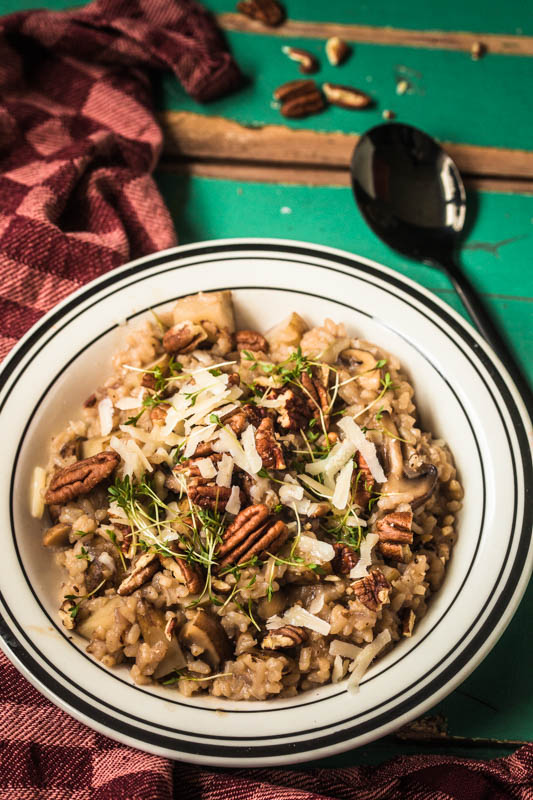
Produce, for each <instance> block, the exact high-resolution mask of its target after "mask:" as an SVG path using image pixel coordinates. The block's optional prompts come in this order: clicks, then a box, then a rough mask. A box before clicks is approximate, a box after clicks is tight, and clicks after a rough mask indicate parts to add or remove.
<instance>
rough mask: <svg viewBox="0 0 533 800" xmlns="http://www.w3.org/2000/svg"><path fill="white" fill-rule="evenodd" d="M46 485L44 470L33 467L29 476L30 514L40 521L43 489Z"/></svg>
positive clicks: (42, 511) (42, 507)
mask: <svg viewBox="0 0 533 800" xmlns="http://www.w3.org/2000/svg"><path fill="white" fill-rule="evenodd" d="M45 485H46V470H45V469H43V468H42V467H35V469H34V470H33V473H32V476H31V487H30V514H31V515H32V517H36V518H37V519H41V517H42V515H43V514H44V487H45Z"/></svg>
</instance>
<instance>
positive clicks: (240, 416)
mask: <svg viewBox="0 0 533 800" xmlns="http://www.w3.org/2000/svg"><path fill="white" fill-rule="evenodd" d="M264 414H265V411H264V409H262V408H258V407H257V406H253V405H251V404H250V403H245V405H243V406H241V407H240V408H237V409H235V411H232V412H231V413H230V415H229V416H228V417H226V416H224V417H223V418H222V422H223V423H224V425H228V426H229V427H230V428H231V430H232V431H233V433H235V434H236V435H237V436H240V435H241V433H242V432H243V431H244V429H245V428H247V427H248V425H253V426H254V427H255V428H258V427H259V425H260V424H261V420H262V419H263V416H264Z"/></svg>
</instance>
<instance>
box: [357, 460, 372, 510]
mask: <svg viewBox="0 0 533 800" xmlns="http://www.w3.org/2000/svg"><path fill="white" fill-rule="evenodd" d="M355 461H356V464H357V469H356V470H355V471H354V477H353V480H352V492H353V501H354V503H355V504H356V505H357V506H359V508H360V509H362V510H363V511H364V510H366V508H367V506H368V504H369V502H370V499H371V497H372V492H373V490H374V484H375V481H374V476H373V475H372V472H371V471H370V467H369V466H368V464H367V463H366V461H365V459H364V456H363V455H362V454H361V453H359V452H358V453H357V455H356V457H355Z"/></svg>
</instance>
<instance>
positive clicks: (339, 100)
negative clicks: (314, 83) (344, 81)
mask: <svg viewBox="0 0 533 800" xmlns="http://www.w3.org/2000/svg"><path fill="white" fill-rule="evenodd" d="M322 89H323V91H324V94H325V95H326V99H327V100H328V101H329V102H330V103H331V104H332V105H334V106H340V107H341V108H356V109H359V108H368V107H369V106H371V105H372V98H371V97H370V95H368V94H366V92H362V91H361V90H360V89H356V88H355V87H353V86H341V85H339V84H336V83H323V84H322Z"/></svg>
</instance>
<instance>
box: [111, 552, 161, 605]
mask: <svg viewBox="0 0 533 800" xmlns="http://www.w3.org/2000/svg"><path fill="white" fill-rule="evenodd" d="M159 567H160V563H159V560H158V558H157V556H156V554H155V553H143V554H142V555H140V556H139V558H138V559H137V561H136V562H135V566H134V567H133V570H132V571H131V572H130V574H129V575H127V576H126V577H125V578H124V580H123V581H122V583H121V584H120V586H119V587H118V589H117V594H120V595H123V596H124V595H127V594H132V593H133V592H134V591H135V589H138V588H139V587H140V586H142V585H143V583H146V582H147V581H149V580H150V578H151V577H152V575H155V573H156V572H157V570H158V569H159Z"/></svg>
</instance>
